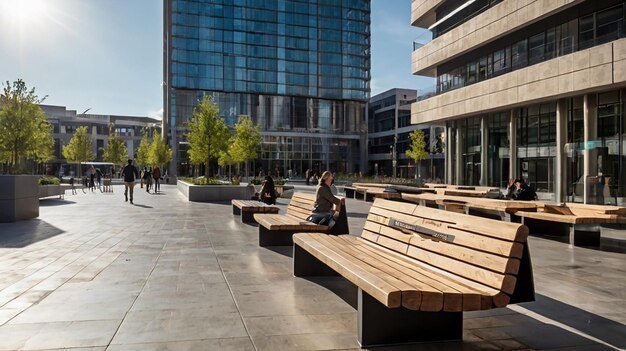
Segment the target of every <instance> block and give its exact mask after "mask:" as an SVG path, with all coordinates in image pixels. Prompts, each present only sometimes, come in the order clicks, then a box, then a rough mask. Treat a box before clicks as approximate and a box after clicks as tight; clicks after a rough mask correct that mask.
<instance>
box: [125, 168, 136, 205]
mask: <svg viewBox="0 0 626 351" xmlns="http://www.w3.org/2000/svg"><path fill="white" fill-rule="evenodd" d="M122 176H123V177H124V198H125V200H124V201H128V193H129V192H130V203H131V204H132V203H133V188H134V187H135V178H138V177H139V172H137V168H135V166H133V160H128V164H127V165H126V166H124V169H122Z"/></svg>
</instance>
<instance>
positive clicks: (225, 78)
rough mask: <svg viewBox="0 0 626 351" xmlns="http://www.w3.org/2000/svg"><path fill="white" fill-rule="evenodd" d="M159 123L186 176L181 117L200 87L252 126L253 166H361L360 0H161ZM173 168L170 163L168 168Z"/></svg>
mask: <svg viewBox="0 0 626 351" xmlns="http://www.w3.org/2000/svg"><path fill="white" fill-rule="evenodd" d="M164 6H165V9H164V72H163V73H164V84H163V86H164V110H165V112H164V117H163V119H164V123H163V124H164V130H165V131H166V132H167V131H168V130H169V136H168V139H169V141H170V143H171V146H172V148H173V150H175V156H174V161H173V162H172V164H173V165H172V169H171V170H170V172H174V171H175V172H176V173H177V174H179V175H188V173H189V172H190V168H189V165H188V162H187V153H186V150H187V147H188V143H187V141H186V139H185V136H184V132H185V129H186V128H185V123H186V122H187V121H188V120H189V119H190V118H191V116H192V112H193V108H194V107H195V106H196V104H197V102H198V100H199V99H201V97H202V95H203V94H209V95H213V97H214V101H216V102H217V103H218V104H219V107H220V114H221V115H222V116H224V118H225V119H226V122H227V123H228V124H229V125H233V124H235V123H236V122H237V120H238V118H239V117H240V116H249V117H250V118H252V121H253V122H254V123H255V124H257V125H260V126H261V130H262V135H263V144H262V152H261V155H260V158H259V160H258V161H257V163H256V165H255V168H256V172H258V170H259V168H261V167H262V168H263V169H264V172H265V173H266V174H273V175H280V176H287V175H289V173H291V175H292V176H297V175H302V174H304V172H305V171H306V170H307V169H311V170H317V171H320V172H321V171H324V170H326V169H329V170H331V171H334V172H342V173H353V172H359V171H364V170H365V168H364V167H366V165H365V161H363V160H364V159H365V157H366V150H367V147H366V146H367V145H365V144H366V143H367V139H366V131H367V125H366V112H365V111H366V102H367V101H368V99H369V92H370V87H369V81H370V1H369V0H166V1H164ZM173 167H177V169H173Z"/></svg>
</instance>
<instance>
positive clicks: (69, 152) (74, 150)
mask: <svg viewBox="0 0 626 351" xmlns="http://www.w3.org/2000/svg"><path fill="white" fill-rule="evenodd" d="M63 157H65V159H66V160H67V161H68V162H70V163H77V164H78V176H81V167H80V163H81V162H87V161H91V160H93V159H94V158H95V157H96V155H94V153H93V144H92V143H91V137H90V136H89V132H88V130H87V127H85V126H83V127H80V128H78V129H76V131H75V132H74V135H73V136H72V139H70V142H69V144H67V145H65V146H64V147H63Z"/></svg>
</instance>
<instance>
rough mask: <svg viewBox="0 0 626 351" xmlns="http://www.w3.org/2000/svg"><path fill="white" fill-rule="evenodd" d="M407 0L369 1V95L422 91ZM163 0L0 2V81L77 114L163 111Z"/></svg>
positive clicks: (418, 33) (424, 83)
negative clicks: (21, 84) (20, 84)
mask: <svg viewBox="0 0 626 351" xmlns="http://www.w3.org/2000/svg"><path fill="white" fill-rule="evenodd" d="M410 9H411V0H372V17H371V20H372V25H371V32H372V50H371V52H372V71H371V75H372V80H371V90H372V96H374V95H376V94H378V93H381V92H384V91H386V90H389V89H392V88H408V89H418V90H420V89H428V88H430V87H431V86H433V85H434V81H433V80H432V78H424V77H416V76H412V75H411V51H412V49H413V40H414V39H416V38H418V37H421V38H423V37H424V35H427V34H428V33H426V34H425V33H424V31H423V30H420V29H418V28H414V27H411V26H410ZM162 33H163V6H162V0H0V82H2V84H6V82H7V81H9V82H13V81H15V80H17V79H18V78H21V79H23V80H24V81H25V82H26V85H27V87H29V88H33V87H34V88H35V89H36V93H37V95H38V96H39V97H44V96H47V97H46V99H45V101H44V102H43V103H44V104H48V105H60V106H67V108H68V109H69V110H76V111H77V112H78V113H81V112H83V111H85V110H87V109H89V113H94V114H105V115H126V116H150V117H154V118H160V116H161V113H162V111H163V109H162V107H163V102H162V87H161V82H162V80H163V57H162V48H163V45H162Z"/></svg>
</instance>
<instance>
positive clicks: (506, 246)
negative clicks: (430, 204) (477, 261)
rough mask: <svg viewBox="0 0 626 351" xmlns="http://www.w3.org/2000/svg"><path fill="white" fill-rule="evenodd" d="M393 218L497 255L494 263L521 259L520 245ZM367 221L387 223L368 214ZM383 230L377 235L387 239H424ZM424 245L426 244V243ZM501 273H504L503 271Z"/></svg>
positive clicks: (395, 230) (521, 247)
mask: <svg viewBox="0 0 626 351" xmlns="http://www.w3.org/2000/svg"><path fill="white" fill-rule="evenodd" d="M395 218H396V219H399V220H402V221H404V222H406V223H410V224H416V225H420V226H422V227H425V228H428V229H430V230H433V231H437V232H440V233H443V234H446V235H450V236H454V242H453V244H454V245H459V246H463V247H467V248H471V249H474V250H480V251H484V252H485V253H490V254H493V255H498V256H499V258H495V259H494V260H495V261H501V260H506V258H505V257H511V256H512V257H517V258H521V257H522V252H523V249H524V247H523V245H522V244H520V243H513V244H511V242H509V241H506V240H501V239H496V238H493V237H489V236H484V235H480V234H477V233H474V232H470V231H467V230H463V229H462V228H458V227H456V226H453V225H444V226H437V225H433V223H432V222H431V221H428V220H426V219H422V218H416V217H410V216H403V215H401V214H398V215H397V216H396V217H395ZM367 219H368V222H375V223H379V224H381V227H383V226H386V225H387V224H388V222H389V218H388V217H383V216H379V215H375V214H369V215H368V217H367ZM384 228H385V229H379V230H378V233H379V234H383V235H385V236H387V237H391V238H393V239H394V240H398V241H402V242H406V243H410V241H411V240H417V239H418V238H422V239H423V238H424V236H421V235H419V234H407V233H405V232H403V231H401V230H398V229H394V228H390V227H384ZM426 238H427V239H428V240H430V241H432V238H431V237H428V236H426ZM426 244H428V242H426ZM454 249H456V248H454ZM505 266H506V264H503V265H502V267H505ZM494 269H495V268H494ZM495 270H497V269H495ZM502 272H503V273H504V271H502ZM515 272H517V268H516V269H515Z"/></svg>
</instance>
